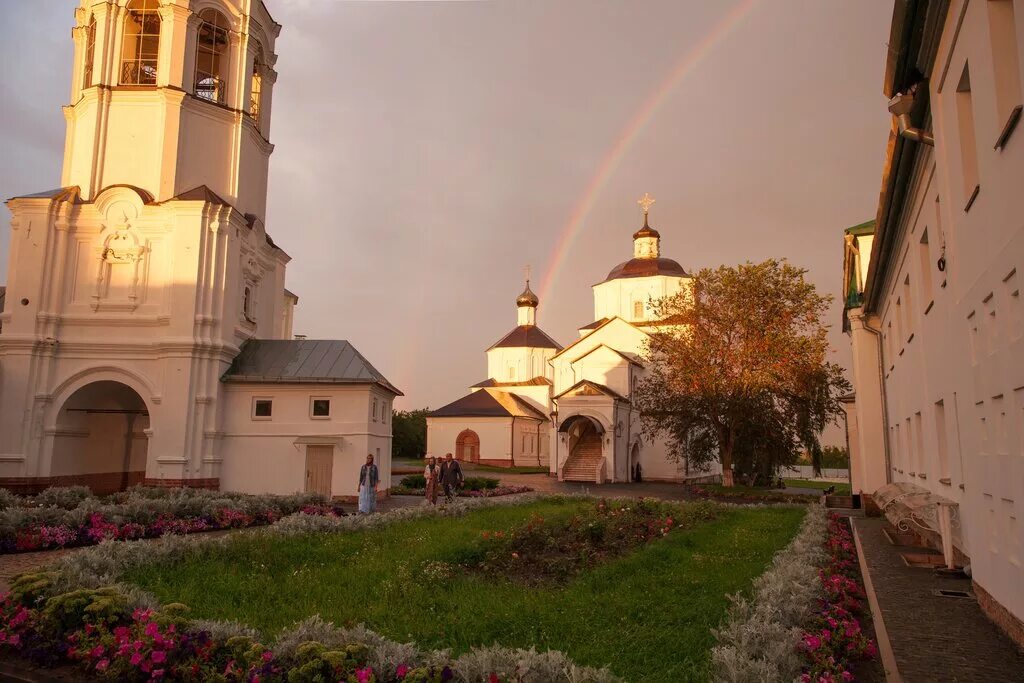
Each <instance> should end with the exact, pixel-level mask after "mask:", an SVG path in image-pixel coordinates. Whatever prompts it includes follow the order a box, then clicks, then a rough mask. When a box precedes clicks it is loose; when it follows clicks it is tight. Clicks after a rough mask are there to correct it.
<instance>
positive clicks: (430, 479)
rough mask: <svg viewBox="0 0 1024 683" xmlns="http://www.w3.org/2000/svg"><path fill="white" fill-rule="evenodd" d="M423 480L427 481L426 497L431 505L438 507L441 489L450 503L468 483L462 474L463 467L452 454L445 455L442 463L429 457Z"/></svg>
mask: <svg viewBox="0 0 1024 683" xmlns="http://www.w3.org/2000/svg"><path fill="white" fill-rule="evenodd" d="M423 478H424V479H426V480H427V491H426V496H427V501H429V502H430V504H431V505H437V492H438V489H439V488H440V489H442V490H443V491H444V499H445V500H446V501H447V502H449V503H450V502H452V499H454V498H455V496H456V495H457V494H458V492H459V489H461V488H462V485H463V484H464V483H465V482H466V478H465V477H464V476H463V474H462V465H460V464H459V461H458V460H456V459H455V458H453V457H452V454H451V453H448V454H447V455H445V456H444V460H443V461H441V462H440V463H438V462H437V458H435V457H434V456H432V455H428V456H427V466H426V467H425V468H423Z"/></svg>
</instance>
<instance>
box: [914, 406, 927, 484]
mask: <svg viewBox="0 0 1024 683" xmlns="http://www.w3.org/2000/svg"><path fill="white" fill-rule="evenodd" d="M922 422H923V421H922V420H921V413H914V432H915V433H914V438H915V439H916V440H917V473H918V474H919V475H920V474H924V473H925V472H927V471H928V463H926V462H925V454H924V427H923V426H922V424H921V423H922Z"/></svg>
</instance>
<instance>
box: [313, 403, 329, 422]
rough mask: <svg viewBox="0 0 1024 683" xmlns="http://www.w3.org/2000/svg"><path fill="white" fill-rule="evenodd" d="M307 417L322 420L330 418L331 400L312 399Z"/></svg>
mask: <svg viewBox="0 0 1024 683" xmlns="http://www.w3.org/2000/svg"><path fill="white" fill-rule="evenodd" d="M309 416H310V417H312V418H319V419H324V418H327V417H330V416H331V399H329V398H312V399H310V401H309Z"/></svg>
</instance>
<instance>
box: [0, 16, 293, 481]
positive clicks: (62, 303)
mask: <svg viewBox="0 0 1024 683" xmlns="http://www.w3.org/2000/svg"><path fill="white" fill-rule="evenodd" d="M75 20H76V24H77V25H76V27H75V28H74V29H73V31H72V35H73V38H74V42H75V52H74V66H73V78H72V88H71V103H70V104H68V105H67V106H65V107H64V115H65V118H66V120H67V134H66V138H65V145H64V165H63V172H62V177H61V188H60V189H59V190H55V191H49V192H41V193H36V194H27V195H21V196H19V197H15V198H13V199H11V200H10V201H9V202H8V203H7V206H8V208H9V209H10V211H11V216H12V217H11V235H10V257H9V258H10V261H9V264H10V266H9V268H8V282H7V298H6V301H7V302H8V303H7V304H6V305H5V310H4V311H3V312H2V313H0V328H2V331H0V485H4V486H11V487H15V488H23V489H25V490H36V489H39V488H45V486H48V485H52V484H61V483H69V482H71V483H87V484H88V485H90V486H93V487H94V489H96V490H98V491H109V490H117V489H118V488H119V487H120V488H123V487H124V486H127V485H130V484H134V483H140V482H147V483H150V484H153V485H167V486H180V485H189V486H204V487H217V486H219V476H220V464H221V458H220V455H219V441H220V439H221V437H222V436H223V433H222V431H221V424H222V421H223V416H222V411H223V408H222V405H223V400H224V399H223V390H222V388H221V382H220V378H221V376H222V375H223V373H224V372H225V371H226V370H227V368H228V366H229V365H230V363H231V360H232V359H233V358H234V357H235V356H236V355H237V354H238V352H239V348H240V347H241V345H242V344H243V343H244V342H245V341H246V340H248V339H251V338H254V337H255V338H264V339H267V338H271V339H272V338H289V337H290V336H291V329H290V327H291V322H290V321H291V320H292V317H291V306H293V305H294V303H295V301H296V298H295V297H294V295H290V294H287V293H286V290H285V289H284V286H285V267H286V265H287V263H288V261H289V260H290V259H289V256H288V255H287V254H286V253H285V252H284V251H283V250H282V249H280V248H279V247H278V246H277V245H275V244H274V242H273V240H271V239H270V237H269V236H268V235H267V233H266V230H265V227H264V213H265V208H266V195H267V170H268V168H267V167H268V163H269V159H270V154H271V152H272V151H273V145H271V144H270V141H269V136H270V111H271V102H272V98H273V89H274V81H275V79H276V72H275V71H274V68H273V66H274V63H275V61H276V59H277V55H276V54H275V53H274V41H275V38H276V37H277V35H278V32H279V31H280V28H281V27H280V26H279V25H278V24H277V23H276V22H275V21H274V20H273V19H272V18H271V16H270V15H269V14H268V12H267V9H266V7H265V5H264V3H263V1H262V0H80V6H79V8H78V9H77V10H76V11H75ZM26 189H31V188H26ZM100 414H102V415H106V416H108V417H107V418H105V419H106V420H107V421H106V422H102V423H101V422H97V421H91V420H93V418H89V417H87V416H90V415H100ZM112 444H113V445H112ZM112 454H113V455H112Z"/></svg>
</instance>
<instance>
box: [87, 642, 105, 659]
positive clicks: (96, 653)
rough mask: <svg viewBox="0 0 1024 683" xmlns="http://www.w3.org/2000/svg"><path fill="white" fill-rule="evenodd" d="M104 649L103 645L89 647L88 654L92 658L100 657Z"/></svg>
mask: <svg viewBox="0 0 1024 683" xmlns="http://www.w3.org/2000/svg"><path fill="white" fill-rule="evenodd" d="M105 651H106V648H105V647H103V646H102V645H97V646H96V647H94V648H93V649H91V650H90V651H89V656H90V657H92V658H93V659H99V658H100V657H102V656H103V654H104V652H105Z"/></svg>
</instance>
